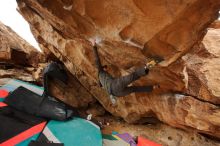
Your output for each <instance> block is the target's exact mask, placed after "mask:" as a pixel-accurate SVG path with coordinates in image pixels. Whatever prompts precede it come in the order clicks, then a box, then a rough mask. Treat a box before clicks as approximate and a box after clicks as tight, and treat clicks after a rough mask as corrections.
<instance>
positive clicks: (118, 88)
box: [92, 42, 162, 104]
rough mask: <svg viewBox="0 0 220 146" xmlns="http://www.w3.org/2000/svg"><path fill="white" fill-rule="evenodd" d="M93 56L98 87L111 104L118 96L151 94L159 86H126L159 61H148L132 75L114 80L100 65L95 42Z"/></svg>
mask: <svg viewBox="0 0 220 146" xmlns="http://www.w3.org/2000/svg"><path fill="white" fill-rule="evenodd" d="M92 44H93V50H94V55H95V61H96V66H97V69H98V77H99V81H100V85H101V86H102V87H103V88H104V89H105V90H106V91H107V92H108V93H109V95H110V100H111V102H112V104H115V102H116V98H115V97H120V96H126V95H128V94H130V93H133V92H151V91H152V90H154V89H156V88H159V85H154V86H128V85H129V84H130V83H132V82H133V81H136V80H137V79H139V78H140V77H142V76H145V75H147V74H148V73H149V69H150V68H152V67H153V66H155V65H156V64H158V63H159V62H160V61H162V60H159V59H153V60H151V61H149V62H148V63H147V64H146V66H144V67H141V68H138V69H136V70H135V71H134V72H133V73H131V74H129V75H126V76H122V77H117V78H114V77H112V76H111V75H110V74H109V73H108V72H107V71H105V67H103V66H102V65H101V61H100V58H99V55H98V50H97V46H96V43H95V42H92Z"/></svg>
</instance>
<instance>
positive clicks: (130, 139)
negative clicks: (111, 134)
mask: <svg viewBox="0 0 220 146" xmlns="http://www.w3.org/2000/svg"><path fill="white" fill-rule="evenodd" d="M116 136H118V137H120V138H121V139H122V140H124V141H126V142H127V143H129V144H130V145H131V146H136V142H135V141H134V139H133V137H132V136H131V135H130V134H129V133H122V134H116Z"/></svg>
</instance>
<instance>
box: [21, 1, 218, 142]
mask: <svg viewBox="0 0 220 146" xmlns="http://www.w3.org/2000/svg"><path fill="white" fill-rule="evenodd" d="M17 2H18V10H19V12H20V13H21V14H22V15H23V16H24V18H25V19H26V20H27V21H28V22H29V24H30V27H31V30H32V32H33V34H34V35H35V38H36V39H37V41H38V42H39V44H40V46H41V48H42V50H43V51H44V53H45V54H47V55H50V54H51V53H53V54H54V55H55V56H56V57H57V58H58V59H59V60H61V61H62V62H63V63H64V64H65V66H66V67H67V69H68V70H69V71H70V73H71V74H72V75H73V76H75V79H76V80H77V84H76V85H77V86H78V84H80V87H81V86H82V88H81V89H82V90H79V92H80V93H82V95H85V94H84V92H89V94H91V95H92V96H93V97H95V98H96V99H97V100H98V101H99V102H100V103H101V104H102V106H103V107H104V108H105V109H106V110H107V111H109V112H110V113H112V114H113V115H115V116H119V117H122V118H123V119H124V120H125V121H127V122H138V121H139V120H141V119H142V118H145V117H157V118H158V119H159V120H161V121H163V122H165V123H167V124H169V125H171V126H174V127H179V128H183V129H195V130H197V131H199V132H201V133H206V134H209V135H213V136H215V137H219V138H220V130H219V129H220V109H219V106H218V104H220V95H219V91H220V88H219V83H220V82H219V77H218V76H219V75H220V74H219V62H218V60H219V51H218V50H219V47H218V46H219V39H220V37H219V30H210V31H209V33H208V35H207V37H206V38H205V39H204V45H203V44H200V43H201V41H202V39H203V37H204V35H205V34H206V31H207V30H206V29H207V27H208V26H209V25H210V24H211V22H213V21H214V20H215V19H216V18H217V17H218V11H219V9H220V1H219V0H183V1H177V0H170V1H169V2H168V1H166V0H148V1H146V0H133V1H132V0H111V1H103V0H53V1H51V0H37V1H36V0H17ZM94 38H96V39H97V40H99V43H98V45H99V53H100V56H101V61H102V63H103V64H104V65H107V66H108V68H109V72H110V73H111V74H112V75H113V76H122V75H126V74H128V73H129V72H131V71H132V70H133V69H134V68H136V67H139V66H142V65H144V63H145V61H146V58H147V57H150V56H155V55H157V56H160V57H162V58H164V59H165V61H164V62H162V64H161V65H160V66H158V67H156V68H154V69H152V70H151V71H150V74H149V75H148V76H146V77H143V78H141V79H140V80H138V81H136V82H135V83H133V85H150V84H160V85H161V89H160V90H157V91H154V92H152V93H148V94H147V93H133V94H131V95H128V96H126V97H120V98H118V100H117V105H116V106H112V105H111V104H110V101H109V98H108V95H107V93H106V92H105V91H104V90H103V89H102V88H100V87H99V86H98V79H97V70H96V68H95V63H94V56H93V52H92V45H91V43H90V41H89V40H90V39H94ZM213 38H215V39H214V40H213ZM72 88H74V86H72ZM56 89H57V88H56ZM83 89H84V90H83ZM63 92H69V91H65V90H63ZM72 92H77V91H74V90H72ZM86 94H87V93H86ZM75 95H81V94H75ZM74 97H75V96H74ZM74 97H72V98H74ZM64 98H66V97H64ZM68 98H69V97H68ZM82 99H83V98H82ZM90 99H91V98H90ZM72 101H73V103H71V104H72V105H74V106H77V105H76V104H75V102H74V101H75V100H72ZM91 101H92V100H91ZM87 103H88V102H86V104H87Z"/></svg>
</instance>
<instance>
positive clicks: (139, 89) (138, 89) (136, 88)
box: [115, 86, 153, 96]
mask: <svg viewBox="0 0 220 146" xmlns="http://www.w3.org/2000/svg"><path fill="white" fill-rule="evenodd" d="M152 91H153V86H131V87H126V88H124V89H123V90H118V91H116V93H115V96H126V95H129V94H131V93H134V92H152Z"/></svg>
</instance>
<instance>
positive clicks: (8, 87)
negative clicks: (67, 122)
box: [0, 79, 46, 146]
mask: <svg viewBox="0 0 220 146" xmlns="http://www.w3.org/2000/svg"><path fill="white" fill-rule="evenodd" d="M20 86H23V87H25V88H27V89H29V90H31V91H33V92H35V93H37V94H39V95H42V93H43V88H42V87H39V86H36V85H33V84H30V83H27V82H23V81H20V80H16V79H11V80H9V81H8V82H7V83H6V84H5V85H3V86H1V87H0V92H1V93H0V108H2V107H5V106H7V104H5V103H3V100H4V99H5V98H7V97H6V95H7V94H6V93H9V92H12V91H14V90H15V89H17V88H18V87H20ZM45 124H46V123H44V125H42V126H41V127H38V129H37V130H38V132H36V131H35V132H33V131H31V130H32V129H28V130H26V131H23V133H21V134H22V135H21V137H20V136H17V137H13V138H12V139H11V141H12V142H14V143H17V142H18V141H20V142H19V143H18V144H15V145H16V146H27V145H28V144H29V143H30V141H32V140H36V139H37V138H38V136H39V134H40V132H41V131H43V128H44V126H45ZM0 131H2V130H1V129H0ZM29 131H31V133H30V132H29ZM21 139H23V140H21ZM0 145H2V144H0ZM13 145H14V144H13Z"/></svg>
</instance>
